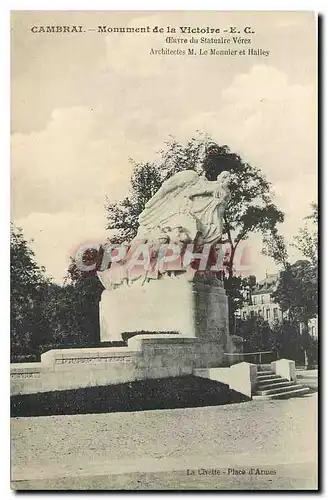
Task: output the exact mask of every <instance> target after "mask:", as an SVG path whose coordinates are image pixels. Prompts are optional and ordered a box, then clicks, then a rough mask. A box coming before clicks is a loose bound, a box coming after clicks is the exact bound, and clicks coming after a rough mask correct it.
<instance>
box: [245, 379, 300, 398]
mask: <svg viewBox="0 0 328 500" xmlns="http://www.w3.org/2000/svg"><path fill="white" fill-rule="evenodd" d="M303 387H304V385H300V384H293V383H291V382H289V384H288V385H286V386H285V387H281V386H279V387H274V388H273V389H265V390H263V389H258V390H257V391H256V392H255V395H256V396H265V395H266V394H280V393H283V392H290V391H293V390H295V389H302V388H303Z"/></svg>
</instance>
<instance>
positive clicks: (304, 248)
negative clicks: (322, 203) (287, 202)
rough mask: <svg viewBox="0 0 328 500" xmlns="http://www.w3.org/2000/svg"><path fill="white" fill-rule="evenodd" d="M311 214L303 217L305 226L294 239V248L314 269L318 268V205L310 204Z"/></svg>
mask: <svg viewBox="0 0 328 500" xmlns="http://www.w3.org/2000/svg"><path fill="white" fill-rule="evenodd" d="M311 207H312V212H311V213H310V215H308V216H307V217H305V221H306V222H305V225H304V227H303V228H301V229H300V230H299V234H298V235H297V236H295V237H294V241H295V243H294V246H295V247H296V248H298V250H300V252H302V254H303V255H304V257H305V258H306V259H308V260H309V261H310V262H311V264H312V266H313V267H314V268H317V266H318V205H317V204H316V203H312V204H311Z"/></svg>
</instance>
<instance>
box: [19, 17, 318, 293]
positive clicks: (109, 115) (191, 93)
mask: <svg viewBox="0 0 328 500" xmlns="http://www.w3.org/2000/svg"><path fill="white" fill-rule="evenodd" d="M41 25H83V26H84V27H86V28H87V29H96V28H97V26H98V25H107V26H111V27H142V26H148V25H149V26H156V25H159V26H167V25H171V26H175V27H178V26H185V25H188V26H189V25H190V26H201V27H203V26H210V27H226V26H233V25H237V26H242V27H244V26H252V28H253V29H254V31H255V32H256V33H255V35H254V38H253V44H252V48H263V49H264V50H270V54H269V56H268V57H257V56H246V57H228V56H204V57H201V56H198V57H194V58H193V57H183V56H158V55H156V56H154V55H150V54H149V50H150V48H154V49H157V48H161V47H165V48H170V49H177V48H184V47H181V46H180V45H178V44H170V45H168V44H165V43H164V38H165V36H166V35H158V34H146V35H141V34H131V33H128V34H113V33H106V34H104V33H97V31H86V32H84V33H80V34H76V33H75V34H73V33H72V34H67V33H65V34H53V33H50V34H41V33H37V34H34V33H32V32H31V27H32V26H41ZM177 36H180V35H177ZM216 36H217V35H216ZM211 47H213V45H211ZM197 48H198V47H197ZM202 48H208V47H205V46H203V45H202ZM215 48H219V49H222V48H226V47H222V46H218V45H217V44H216V45H215ZM316 79H317V68H316V37H315V19H314V15H313V14H311V13H306V12H303V13H302V12H297V13H286V12H285V13H279V12H263V13H256V12H253V13H238V12H233V13H227V12H225V13H223V12H215V13H214V12H193V13H188V12H174V13H173V12H120V13H118V12H110V11H107V12H100V11H99V12H90V11H89V12H69V11H67V12H49V11H48V12H32V11H30V12H15V13H14V14H12V28H11V127H12V139H11V163H12V197H11V205H12V206H11V219H12V220H13V222H14V223H15V224H16V225H17V226H19V227H21V228H22V229H23V231H24V234H25V236H26V238H27V239H29V240H30V239H32V240H33V241H32V242H31V247H32V248H33V250H34V251H35V254H36V259H37V261H38V263H39V264H40V265H43V266H45V267H46V269H47V273H48V275H50V276H52V277H53V278H54V280H55V281H56V282H58V283H61V282H62V279H63V277H64V275H65V274H66V271H67V267H68V263H69V255H70V254H71V253H72V252H74V249H76V248H77V247H78V246H79V245H80V244H82V243H85V242H94V241H95V242H101V241H104V240H105V239H106V237H107V236H108V232H107V231H106V230H105V226H106V218H105V202H106V197H107V198H108V199H109V200H111V201H114V200H120V199H121V198H122V197H124V196H125V195H126V194H127V190H128V186H129V179H130V175H131V168H132V167H131V164H130V162H129V158H133V159H134V160H136V161H144V162H147V161H153V160H156V158H157V154H158V151H159V150H160V149H162V148H163V147H164V144H165V141H167V140H168V139H169V138H170V136H174V137H175V138H176V139H177V140H178V141H180V142H182V143H184V142H186V141H187V140H188V139H190V138H191V137H192V136H194V135H195V133H196V131H197V130H201V131H203V132H206V133H208V134H211V135H212V137H213V139H214V140H215V141H217V142H218V143H220V144H228V145H229V147H230V148H231V150H232V151H234V152H236V153H238V154H240V155H241V156H242V158H243V159H244V161H247V162H248V163H250V164H252V165H254V166H256V167H259V168H260V169H261V171H262V172H263V173H264V175H265V176H266V177H267V179H268V180H269V181H270V182H272V185H273V190H274V194H275V198H274V200H275V203H276V204H277V206H278V207H279V208H280V209H281V210H283V211H284V212H285V214H286V215H285V222H284V224H283V225H282V226H281V227H280V228H279V229H280V231H281V233H282V234H283V235H284V236H285V237H286V240H287V242H291V241H292V237H293V236H294V235H295V234H297V231H298V228H299V227H301V226H303V224H304V221H303V220H302V219H303V218H304V217H305V216H306V215H307V214H308V213H309V212H310V203H311V202H313V201H315V200H316V199H317V107H316V106H317V104H316V102H317V101H316V98H317V95H316V85H317V82H316ZM250 244H251V249H252V250H251V255H252V261H251V266H250V273H253V274H256V275H257V276H258V278H259V279H261V278H262V277H263V276H264V275H265V272H270V273H271V272H274V271H275V270H276V266H275V264H274V262H273V261H272V260H271V259H269V258H267V257H264V256H261V254H260V252H261V241H260V238H259V236H255V237H251V239H250ZM290 252H291V258H297V257H298V255H297V254H296V253H295V251H294V250H292V249H290Z"/></svg>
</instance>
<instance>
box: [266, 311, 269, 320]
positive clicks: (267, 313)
mask: <svg viewBox="0 0 328 500" xmlns="http://www.w3.org/2000/svg"><path fill="white" fill-rule="evenodd" d="M266 317H267V319H269V318H270V309H267V310H266Z"/></svg>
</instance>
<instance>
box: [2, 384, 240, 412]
mask: <svg viewBox="0 0 328 500" xmlns="http://www.w3.org/2000/svg"><path fill="white" fill-rule="evenodd" d="M248 400H249V398H247V397H246V396H244V395H242V394H240V393H238V392H235V391H232V390H230V389H229V386H228V385H226V384H222V383H220V382H216V381H213V380H208V379H205V378H200V377H195V376H192V375H190V376H189V375H188V376H182V377H172V378H165V379H163V378H162V379H148V380H138V381H135V382H128V383H124V384H117V385H109V386H98V387H86V388H83V389H70V390H65V391H52V392H42V393H36V394H24V395H16V396H12V397H11V416H12V417H32V416H34V417H36V416H47V415H74V414H86V413H111V412H126V411H142V410H159V409H169V408H194V407H200V406H217V405H224V404H230V403H240V402H244V401H248Z"/></svg>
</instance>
